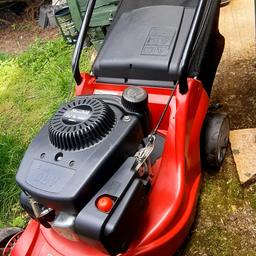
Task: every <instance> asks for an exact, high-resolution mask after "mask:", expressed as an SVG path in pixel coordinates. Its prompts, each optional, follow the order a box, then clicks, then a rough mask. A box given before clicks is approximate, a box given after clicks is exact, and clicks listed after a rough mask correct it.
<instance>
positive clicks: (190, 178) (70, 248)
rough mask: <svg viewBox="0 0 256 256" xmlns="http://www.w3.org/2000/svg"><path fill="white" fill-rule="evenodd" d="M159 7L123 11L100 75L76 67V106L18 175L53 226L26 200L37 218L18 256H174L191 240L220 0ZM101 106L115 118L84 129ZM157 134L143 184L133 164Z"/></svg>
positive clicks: (141, 4) (44, 135)
mask: <svg viewBox="0 0 256 256" xmlns="http://www.w3.org/2000/svg"><path fill="white" fill-rule="evenodd" d="M156 2H157V1H150V0H143V1H142V0H141V1H131V0H123V1H121V2H120V4H119V7H118V10H117V13H116V16H115V19H114V20H113V23H112V25H111V28H110V31H109V32H108V34H107V37H106V39H105V41H104V44H103V46H102V48H101V50H100V52H99V54H98V56H97V58H96V60H95V63H94V66H93V74H91V75H89V74H85V73H81V74H80V72H77V70H74V69H76V67H75V68H73V71H74V74H75V79H76V81H77V86H76V96H77V97H76V99H75V100H74V101H72V102H71V103H69V104H67V105H64V106H63V107H62V108H60V110H59V111H58V112H57V113H56V114H55V116H54V117H53V118H52V119H51V121H50V122H49V123H48V124H47V125H46V126H45V127H44V128H43V129H42V130H41V132H40V133H39V135H38V137H37V138H36V139H35V140H34V141H33V142H32V144H31V145H30V148H29V149H28V151H27V153H26V154H25V156H24V159H23V161H22V163H21V166H20V169H19V171H18V174H17V182H18V184H19V185H20V187H21V188H22V190H23V191H24V193H25V194H24V195H23V197H24V198H26V196H27V198H28V200H27V202H29V203H30V204H31V205H33V203H34V202H36V204H38V205H40V207H41V208H42V209H43V210H42V212H44V211H46V210H47V211H50V212H54V216H52V215H51V217H50V218H49V217H48V219H47V217H46V218H44V216H43V218H41V217H39V218H37V217H36V216H34V213H35V209H34V208H33V206H32V209H29V206H28V205H29V203H28V204H27V205H26V203H24V202H25V201H26V199H24V200H23V201H22V202H23V203H22V205H23V207H24V208H25V209H27V211H28V212H29V213H30V215H31V217H32V218H34V220H31V221H30V222H29V224H28V226H27V228H26V230H25V231H24V233H23V235H22V236H21V237H20V238H19V240H18V241H17V244H16V245H15V246H14V248H13V250H12V252H11V255H12V256H18V255H33V256H34V255H35V256H37V255H38V256H39V255H40V256H41V255H54V256H59V255H63V256H70V255H72V256H79V255H86V256H89V255H99V256H100V255H149V256H150V255H151V256H152V255H161V256H164V255H168V256H169V255H172V254H173V253H174V252H175V251H176V250H177V249H178V248H179V247H180V246H181V244H182V243H183V241H184V240H185V238H186V236H187V234H188V232H189V230H190V228H191V225H192V223H193V220H194V216H195V212H196V204H197V199H198V195H199V189H200V181H201V158H200V136H201V128H202V126H203V123H204V119H205V116H206V113H207V111H208V104H209V95H210V91H211V87H212V82H213V79H214V76H215V72H216V69H217V66H218V63H219V60H220V56H221V54H222V51H223V46H224V42H223V37H222V36H221V35H220V34H219V33H218V14H219V1H215V0H210V1H196V0H193V1H167V0H161V1H158V2H157V3H156ZM88 8H90V3H89V7H88ZM86 19H87V17H85V21H84V24H86ZM82 31H83V28H82ZM80 37H81V38H82V36H80ZM81 38H80V39H81ZM78 45H79V39H78ZM136 88H140V89H139V90H138V89H136ZM136 91H137V92H138V94H137V95H136V93H135V92H136ZM126 92H129V93H130V95H128V96H129V97H130V96H131V97H132V99H133V100H132V101H130V102H127V98H125V97H126V95H125V93H126ZM129 93H128V94H129ZM172 94H173V97H172V98H171V100H170V101H169V99H170V95H172ZM145 95H146V96H145ZM144 96H145V97H144ZM141 97H142V98H141ZM137 98H140V99H141V102H139V103H140V104H138V102H137V101H136V100H137ZM92 101H95V104H94V103H92ZM96 101H97V102H98V103H99V104H103V105H104V106H103V105H102V106H103V107H102V108H101V109H103V110H104V109H107V111H105V112H106V113H105V112H104V111H103V110H102V111H103V112H104V113H105V114H104V113H103V112H101V113H103V114H104V115H103V114H102V115H103V116H102V118H101V120H97V121H95V123H94V124H93V125H88V126H86V127H85V128H84V127H83V125H82V123H83V122H89V121H90V119H92V118H93V113H92V112H93V111H94V110H95V111H96V110H97V106H96V105H97V104H96ZM85 102H87V103H88V102H90V103H88V104H87V103H86V104H87V106H86V107H85ZM76 104H78V105H76ZM79 104H80V105H79ZM90 104H91V105H90ZM167 104H168V105H167ZM95 106H96V107H95ZM99 109H100V107H99V108H98V110H97V111H99ZM97 111H96V112H97ZM165 111H166V112H165ZM96 112H95V113H96ZM163 112H164V113H165V114H164V115H163V116H162V113H163ZM104 118H105V119H104ZM161 118H162V121H161V122H160V123H159V120H160V119H161ZM103 119H104V120H105V121H102V120H103ZM88 120H89V121H88ZM100 122H101V123H100ZM65 125H66V126H65ZM96 125H100V126H99V127H98V126H96ZM69 126H72V127H74V126H76V128H74V130H73V132H72V131H71V130H72V129H73V128H72V129H71V128H70V127H69ZM155 127H157V132H156V134H155V146H154V149H153V152H152V153H151V154H150V157H149V158H148V159H147V161H146V162H145V165H143V166H142V167H141V168H142V169H143V168H144V171H145V169H146V173H147V174H146V178H145V175H144V174H145V173H144V174H143V175H141V176H138V175H137V174H136V172H134V171H133V169H134V161H135V158H136V157H135V158H134V155H135V154H136V152H138V150H139V149H140V148H141V147H144V146H145V144H146V145H147V139H146V138H147V136H148V135H149V134H150V131H151V130H153V129H154V128H155ZM70 129H71V130H70ZM76 129H77V131H76ZM91 129H92V131H93V132H94V133H92V135H91V137H90V136H89V137H88V136H87V135H86V136H87V137H86V136H85V135H84V134H85V133H87V134H89V132H91ZM48 133H49V136H48ZM70 134H71V135H70ZM143 141H145V143H144V142H143ZM143 145H144V146H143ZM48 156H49V157H48ZM135 156H136V155H135ZM45 157H46V158H45ZM47 157H48V158H47ZM72 159H73V160H72ZM74 159H75V161H74ZM113 159H115V161H113ZM72 162H73V163H72ZM75 162H78V165H76V164H75V165H73V164H74V163H75ZM71 163H72V165H71ZM105 196H107V197H108V200H110V201H111V202H112V203H111V205H110V207H108V209H107V210H106V208H104V207H105V206H106V205H105V206H104V207H102V205H101V206H99V201H100V199H102V197H104V199H105Z"/></svg>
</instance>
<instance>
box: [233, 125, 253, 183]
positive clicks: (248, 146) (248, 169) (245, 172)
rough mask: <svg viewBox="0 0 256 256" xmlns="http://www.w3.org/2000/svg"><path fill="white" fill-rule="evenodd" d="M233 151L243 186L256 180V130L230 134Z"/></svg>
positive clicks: (242, 130) (237, 131) (236, 131)
mask: <svg viewBox="0 0 256 256" xmlns="http://www.w3.org/2000/svg"><path fill="white" fill-rule="evenodd" d="M230 143H231V150H232V153H233V156H234V160H235V163H236V168H237V172H238V175H239V179H240V182H241V184H243V185H246V184H248V183H251V182H253V181H255V180H256V128H254V129H241V130H234V131H231V132H230Z"/></svg>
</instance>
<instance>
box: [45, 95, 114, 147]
mask: <svg viewBox="0 0 256 256" xmlns="http://www.w3.org/2000/svg"><path fill="white" fill-rule="evenodd" d="M114 124H115V114H114V112H113V110H112V109H111V108H110V107H109V106H108V105H107V104H106V103H105V102H104V101H102V100H100V99H98V98H95V97H93V96H85V97H79V98H76V99H74V100H73V101H71V102H69V103H66V104H64V105H63V106H62V107H61V108H60V109H59V110H58V111H57V112H56V113H55V115H54V116H53V118H52V119H51V120H50V122H49V139H50V141H51V143H52V145H53V146H55V147H56V148H58V149H61V150H66V151H72V150H80V149H85V148H88V147H90V146H92V145H94V144H96V143H98V142H100V141H101V140H102V139H103V138H104V137H105V136H106V135H107V134H108V133H109V132H110V130H111V129H112V128H113V126H114Z"/></svg>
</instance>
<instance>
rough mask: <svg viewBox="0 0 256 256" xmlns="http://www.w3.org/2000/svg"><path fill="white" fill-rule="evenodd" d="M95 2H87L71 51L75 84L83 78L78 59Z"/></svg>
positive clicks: (92, 0) (90, 0) (79, 82)
mask: <svg viewBox="0 0 256 256" xmlns="http://www.w3.org/2000/svg"><path fill="white" fill-rule="evenodd" d="M95 3H96V0H89V2H88V4H87V8H86V12H85V15H84V20H83V22H82V26H81V29H80V33H79V36H78V39H77V43H76V47H75V50H74V53H73V58H72V72H73V76H74V79H75V81H76V84H77V85H79V84H81V82H82V80H83V78H82V76H81V74H80V69H79V61H80V57H81V53H82V50H83V46H84V41H85V38H86V35H87V32H88V29H89V25H90V21H91V18H92V13H93V9H94V6H95Z"/></svg>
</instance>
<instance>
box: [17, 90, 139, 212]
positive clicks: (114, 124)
mask: <svg viewBox="0 0 256 256" xmlns="http://www.w3.org/2000/svg"><path fill="white" fill-rule="evenodd" d="M88 101H89V103H88ZM93 102H94V103H93ZM117 102H119V104H117ZM120 102H121V100H120V98H119V99H118V97H116V96H95V95H94V96H85V97H78V98H76V99H75V100H74V101H72V102H70V103H68V104H65V105H63V106H62V107H61V108H60V109H59V111H58V112H57V113H56V114H55V116H54V117H53V118H52V119H51V120H50V122H49V123H48V124H46V125H45V126H44V127H43V128H42V130H41V131H40V133H39V135H38V136H37V137H36V138H35V139H34V140H33V141H32V143H31V145H30V146H29V148H28V150H27V152H26V153H25V156H24V158H23V160H22V162H21V165H20V168H19V170H18V173H17V176H16V180H17V183H18V184H19V186H20V187H21V188H22V190H23V191H26V192H28V193H29V194H30V195H31V196H32V197H33V198H34V199H35V200H37V201H38V202H39V203H40V204H42V205H44V206H46V207H50V208H52V209H55V210H61V211H66V212H70V213H74V214H76V213H78V212H79V210H81V209H82V207H83V206H84V205H86V203H87V202H88V201H89V200H90V199H91V198H92V196H93V195H94V194H95V193H96V192H97V191H98V190H99V189H100V188H101V187H102V186H103V185H104V184H105V183H106V182H107V180H108V179H109V178H110V177H111V176H112V175H113V174H114V173H115V172H116V170H117V169H118V168H119V167H120V166H121V164H122V163H123V162H124V161H125V159H127V157H129V156H132V155H133V154H134V153H135V152H136V150H137V149H138V147H139V145H140V143H141V141H142V139H143V132H142V128H141V124H140V120H139V118H138V117H137V116H136V114H132V113H130V114H127V113H125V111H124V110H122V107H121V104H120ZM96 105H97V106H96ZM118 105H119V106H118ZM97 116H98V118H97ZM69 128H70V129H69Z"/></svg>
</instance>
